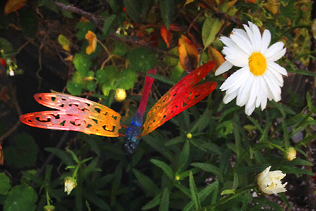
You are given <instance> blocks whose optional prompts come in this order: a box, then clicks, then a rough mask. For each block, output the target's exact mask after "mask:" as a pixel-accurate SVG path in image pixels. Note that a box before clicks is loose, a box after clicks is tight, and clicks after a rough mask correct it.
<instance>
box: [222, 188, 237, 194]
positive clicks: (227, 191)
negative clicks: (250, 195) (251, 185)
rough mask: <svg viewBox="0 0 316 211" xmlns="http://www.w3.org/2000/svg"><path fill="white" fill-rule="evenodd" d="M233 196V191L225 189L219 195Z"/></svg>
mask: <svg viewBox="0 0 316 211" xmlns="http://www.w3.org/2000/svg"><path fill="white" fill-rule="evenodd" d="M229 194H235V189H227V190H223V191H222V192H221V195H229Z"/></svg>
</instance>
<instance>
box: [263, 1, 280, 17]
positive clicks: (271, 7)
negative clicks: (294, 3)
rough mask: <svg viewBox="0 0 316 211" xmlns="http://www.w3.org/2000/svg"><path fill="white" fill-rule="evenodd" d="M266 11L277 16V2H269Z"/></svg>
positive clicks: (278, 3) (278, 7)
mask: <svg viewBox="0 0 316 211" xmlns="http://www.w3.org/2000/svg"><path fill="white" fill-rule="evenodd" d="M266 9H267V10H269V11H270V12H271V13H272V14H273V15H275V14H277V13H278V11H279V9H280V2H279V0H269V1H268V3H267V5H266Z"/></svg>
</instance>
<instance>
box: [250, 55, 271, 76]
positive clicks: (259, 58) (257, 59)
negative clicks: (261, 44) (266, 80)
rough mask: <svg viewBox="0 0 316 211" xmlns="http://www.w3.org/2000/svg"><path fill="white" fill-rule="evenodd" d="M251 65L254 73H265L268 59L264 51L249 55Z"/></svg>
mask: <svg viewBox="0 0 316 211" xmlns="http://www.w3.org/2000/svg"><path fill="white" fill-rule="evenodd" d="M249 67H250V71H251V72H252V73H253V74H254V75H263V73H264V72H265V71H266V69H267V60H266V58H265V57H264V56H263V55H262V53H253V54H252V55H251V56H250V57H249Z"/></svg>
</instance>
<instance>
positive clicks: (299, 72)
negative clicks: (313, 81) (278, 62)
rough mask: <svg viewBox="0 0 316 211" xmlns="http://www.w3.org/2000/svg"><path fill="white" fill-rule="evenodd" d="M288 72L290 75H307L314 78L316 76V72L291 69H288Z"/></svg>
mask: <svg viewBox="0 0 316 211" xmlns="http://www.w3.org/2000/svg"><path fill="white" fill-rule="evenodd" d="M287 70H288V72H290V73H296V74H299V75H307V76H313V77H315V76H316V73H315V72H312V71H308V70H300V69H290V68H288V69H287Z"/></svg>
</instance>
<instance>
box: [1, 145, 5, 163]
mask: <svg viewBox="0 0 316 211" xmlns="http://www.w3.org/2000/svg"><path fill="white" fill-rule="evenodd" d="M3 160H4V158H3V151H2V146H1V143H0V165H3Z"/></svg>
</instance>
